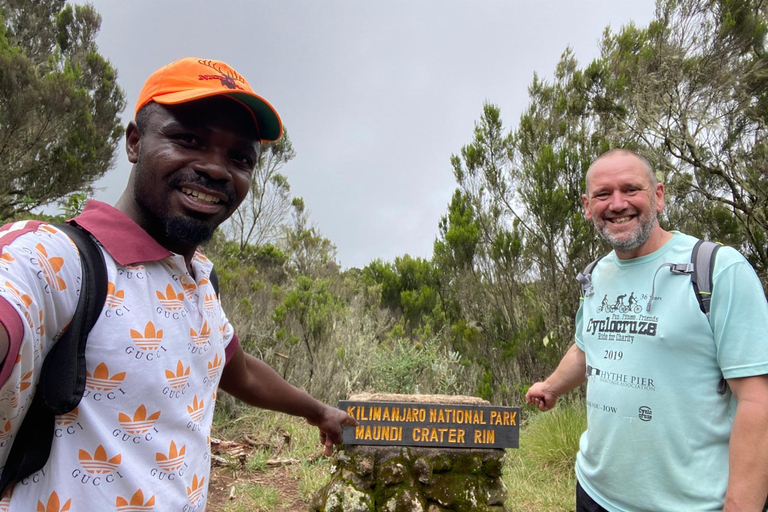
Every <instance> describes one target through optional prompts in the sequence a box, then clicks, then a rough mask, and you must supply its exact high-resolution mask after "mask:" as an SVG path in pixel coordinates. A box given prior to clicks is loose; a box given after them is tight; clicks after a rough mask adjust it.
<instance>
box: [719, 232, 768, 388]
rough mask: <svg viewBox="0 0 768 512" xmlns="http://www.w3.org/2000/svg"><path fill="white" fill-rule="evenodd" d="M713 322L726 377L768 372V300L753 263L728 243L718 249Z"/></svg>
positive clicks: (720, 363)
mask: <svg viewBox="0 0 768 512" xmlns="http://www.w3.org/2000/svg"><path fill="white" fill-rule="evenodd" d="M710 323H711V325H712V331H713V333H714V337H715V344H716V346H717V359H718V364H719V365H720V369H721V371H722V372H723V376H724V377H725V378H727V379H732V378H739V377H750V376H754V375H763V374H768V302H766V298H765V293H764V292H763V287H762V285H761V284H760V279H759V278H758V277H757V274H756V273H755V271H754V269H753V268H752V266H751V265H750V264H749V262H747V261H746V259H744V257H743V256H742V255H741V254H739V253H738V252H737V251H735V250H733V249H730V248H727V247H724V248H722V249H721V250H720V251H718V253H717V258H716V263H715V274H714V276H713V286H712V302H711V307H710Z"/></svg>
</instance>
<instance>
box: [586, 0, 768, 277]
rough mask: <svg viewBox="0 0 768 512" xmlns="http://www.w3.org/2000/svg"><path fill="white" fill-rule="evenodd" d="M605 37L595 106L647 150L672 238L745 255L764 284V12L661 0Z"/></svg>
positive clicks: (767, 243)
mask: <svg viewBox="0 0 768 512" xmlns="http://www.w3.org/2000/svg"><path fill="white" fill-rule="evenodd" d="M656 11H657V12H656V18H655V20H654V21H653V22H652V23H651V24H650V25H649V26H648V27H647V28H645V29H637V28H635V27H625V28H624V29H622V30H621V31H619V32H618V33H616V34H612V33H610V32H606V34H605V36H604V38H603V42H602V56H601V58H600V59H599V62H600V64H599V65H598V66H599V68H600V73H599V74H600V75H601V76H600V81H601V82H602V83H605V84H609V88H611V89H613V90H614V91H618V94H613V95H612V96H610V97H608V96H605V95H603V94H601V93H600V92H597V93H596V94H595V96H594V98H593V102H594V103H595V104H596V105H598V104H599V105H602V106H603V108H604V111H605V112H606V113H610V115H611V116H612V118H613V119H614V120H615V121H616V123H617V125H619V126H620V127H621V129H622V130H624V131H625V132H626V134H627V137H632V138H636V139H637V140H639V141H642V143H643V144H644V145H645V146H646V147H647V148H648V149H649V150H650V151H652V153H651V154H650V155H649V156H650V160H652V161H653V163H655V164H656V168H657V170H658V171H659V172H660V174H662V175H663V178H664V180H665V181H666V182H667V184H668V188H667V190H668V192H669V194H668V199H669V202H668V204H669V208H668V218H669V221H670V225H671V226H673V227H674V228H675V229H681V230H684V231H688V232H690V233H692V234H694V235H697V236H701V237H707V238H711V239H714V240H719V241H722V242H725V243H728V244H731V245H734V246H736V247H737V248H739V249H740V250H741V251H742V252H743V253H744V254H745V255H746V256H747V258H748V259H749V260H750V262H751V263H752V264H753V265H754V266H755V268H756V270H757V272H758V274H759V275H760V276H761V278H762V280H763V283H764V285H765V284H768V143H767V140H766V135H767V134H768V132H767V131H766V121H767V120H768V92H766V91H768V53H767V52H766V33H767V32H768V4H767V3H766V2H763V1H755V0H752V1H750V0H679V1H672V0H660V1H659V2H658V3H657V10H656Z"/></svg>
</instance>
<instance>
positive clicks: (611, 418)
mask: <svg viewBox="0 0 768 512" xmlns="http://www.w3.org/2000/svg"><path fill="white" fill-rule="evenodd" d="M585 181H586V192H585V194H584V195H583V196H582V199H583V202H584V214H585V216H586V218H587V219H588V220H591V221H592V222H593V224H594V225H595V227H596V229H597V230H598V232H599V233H600V235H601V236H602V237H603V238H604V239H605V240H607V241H608V243H609V244H610V245H611V246H612V247H613V251H612V252H611V253H610V254H608V255H607V256H605V257H604V258H602V259H601V260H600V261H599V262H598V263H597V265H596V266H595V267H594V269H593V271H592V285H593V287H594V293H593V294H585V295H589V296H585V297H582V302H581V307H580V308H579V311H578V313H577V316H576V331H575V332H576V334H575V344H574V345H572V346H571V348H570V349H569V350H568V352H567V353H566V354H565V356H564V357H563V359H562V360H561V362H560V364H559V365H558V367H557V369H556V370H555V372H554V373H553V374H552V375H550V376H549V377H548V378H547V379H546V380H545V381H543V382H537V383H535V384H533V385H532V386H531V388H530V389H529V391H528V393H527V394H526V401H527V402H528V403H533V404H536V405H537V406H538V407H539V409H541V410H542V411H548V410H550V409H551V408H552V407H554V406H555V403H556V402H557V399H558V397H559V396H560V395H562V394H563V393H567V392H568V391H570V390H572V389H574V388H576V387H578V386H579V385H581V384H582V383H584V382H587V402H586V403H587V421H588V428H587V431H586V432H584V434H583V435H582V437H581V440H580V444H579V453H578V454H577V459H576V475H577V477H578V485H577V490H576V498H577V511H578V512H602V511H610V512H639V511H646V512H656V511H673V510H674V511H686V512H695V511H714V510H725V511H726V512H736V511H739V512H758V511H760V510H765V508H766V495H767V494H768V436H766V435H765V433H766V432H767V431H768V376H767V375H766V374H768V304H767V303H766V299H765V295H764V293H763V289H762V286H761V284H760V281H759V279H758V277H757V275H756V274H755V272H754V270H753V269H752V267H751V266H750V265H749V263H748V262H747V261H746V260H745V259H744V258H743V257H742V256H741V255H740V254H739V253H738V252H737V251H735V250H733V249H731V248H727V247H723V248H721V250H720V251H718V253H717V258H716V260H715V264H714V268H713V274H712V277H713V288H712V295H711V309H710V315H709V316H707V315H706V314H705V313H704V312H703V311H702V310H701V309H700V307H699V304H698V302H697V299H696V297H695V295H694V292H693V290H692V285H691V278H690V276H689V274H688V273H681V272H669V271H666V272H665V271H662V270H665V269H667V270H668V269H669V265H670V263H671V264H686V263H689V262H690V261H691V251H692V249H693V246H694V245H695V244H696V242H697V240H696V239H695V238H693V237H691V236H688V235H685V234H683V233H680V232H677V231H666V230H664V229H663V228H662V227H661V226H660V225H659V222H658V219H657V215H658V213H660V212H661V211H662V210H663V209H664V185H663V184H661V183H659V182H658V181H657V179H656V176H655V174H654V172H653V170H652V168H651V166H650V164H649V163H648V161H647V160H646V159H645V158H643V157H641V156H640V155H638V154H636V153H633V152H631V151H627V150H623V149H615V150H612V151H609V152H608V153H606V154H604V155H602V156H601V157H599V158H598V159H597V160H595V161H594V162H593V163H592V165H591V166H590V168H589V170H588V171H587V175H586V180H585ZM682 266H684V265H682ZM680 267H681V266H680V265H678V267H677V268H680ZM629 294H632V295H631V296H633V297H639V299H640V300H639V303H640V304H642V305H643V306H645V307H644V308H643V309H642V311H639V312H638V309H639V308H638V309H632V308H625V309H620V310H618V311H614V313H613V314H609V313H608V312H607V311H603V310H604V307H601V306H603V304H602V303H601V302H600V297H603V299H602V300H603V303H606V300H607V303H613V299H614V298H615V300H616V302H615V305H616V306H617V307H618V306H619V305H620V304H623V298H624V297H626V296H627V295H629ZM625 306H626V305H625ZM722 378H725V380H726V382H727V384H728V390H727V391H726V392H725V393H720V392H718V384H719V383H720V381H721V379H722Z"/></svg>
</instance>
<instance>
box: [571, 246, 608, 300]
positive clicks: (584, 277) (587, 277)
mask: <svg viewBox="0 0 768 512" xmlns="http://www.w3.org/2000/svg"><path fill="white" fill-rule="evenodd" d="M604 257H605V254H604V255H602V256H600V257H599V258H597V259H595V260H593V261H592V262H591V263H590V264H589V265H587V266H586V267H584V270H582V271H581V272H579V274H578V275H577V276H576V280H577V281H578V282H579V285H580V286H581V296H580V297H579V300H584V298H585V297H591V296H592V295H594V294H595V289H594V288H593V286H592V271H593V270H595V267H596V266H597V264H598V263H599V262H600V260H601V259H603V258H604Z"/></svg>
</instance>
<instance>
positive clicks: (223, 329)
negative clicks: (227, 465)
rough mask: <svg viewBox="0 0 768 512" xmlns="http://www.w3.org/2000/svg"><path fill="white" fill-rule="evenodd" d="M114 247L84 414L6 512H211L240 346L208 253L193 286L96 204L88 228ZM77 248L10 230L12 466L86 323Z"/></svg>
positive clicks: (156, 248) (199, 258) (0, 277)
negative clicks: (222, 393) (73, 333)
mask: <svg viewBox="0 0 768 512" xmlns="http://www.w3.org/2000/svg"><path fill="white" fill-rule="evenodd" d="M74 220H75V222H76V223H77V224H80V225H81V226H83V227H84V228H86V229H87V230H88V231H90V232H91V233H92V234H93V235H94V236H95V237H96V238H97V239H98V240H99V243H100V244H101V245H102V252H103V254H104V258H105V260H106V264H107V273H108V279H109V286H108V294H107V299H106V304H105V306H104V309H103V311H102V313H101V316H100V318H99V320H98V321H97V323H96V325H95V326H94V328H93V330H92V331H91V334H90V336H89V338H88V345H87V349H86V360H87V372H88V373H87V380H86V389H85V394H84V396H83V399H82V401H81V402H80V405H79V406H78V407H77V408H76V409H75V410H73V411H71V412H70V413H68V414H65V415H62V416H58V417H57V418H56V430H55V432H54V439H53V446H52V449H51V456H50V458H49V460H48V463H47V464H46V465H45V467H44V468H43V469H42V470H40V471H38V472H37V473H34V474H33V475H30V476H29V477H28V478H26V479H24V480H23V481H21V482H19V483H18V484H16V485H15V486H14V487H13V488H12V489H11V490H10V491H8V492H6V494H5V495H4V496H3V497H2V500H0V511H9V512H29V511H31V510H43V511H46V512H48V511H65V510H71V511H75V510H93V511H107V510H116V511H122V512H128V511H131V512H135V511H152V510H154V511H163V512H165V511H180V512H190V511H195V510H204V509H205V502H206V498H207V489H208V482H209V472H210V447H209V442H210V429H211V422H212V420H213V409H214V404H215V400H216V390H217V387H218V383H219V378H220V377H221V373H222V370H223V368H224V366H225V364H226V361H227V360H228V356H229V355H231V354H232V353H233V351H234V349H235V348H236V346H237V337H236V336H235V335H234V331H233V329H232V326H231V325H230V324H229V322H228V320H227V318H226V316H225V314H224V312H223V311H222V309H221V304H220V302H219V300H218V297H217V296H216V292H215V291H214V289H213V286H212V284H211V282H210V280H209V276H210V273H211V269H212V267H213V265H212V264H211V262H210V261H209V260H208V259H207V258H206V257H205V256H204V255H203V254H202V253H200V252H197V253H196V254H195V257H194V259H193V261H192V274H191V275H190V273H189V272H188V271H187V268H186V264H185V262H184V258H183V256H181V255H178V254H173V253H171V252H169V251H168V250H167V249H165V248H164V247H162V246H160V245H159V244H158V243H157V242H156V241H155V240H154V239H153V238H152V237H151V236H149V234H147V233H146V232H145V231H143V230H142V229H141V228H140V227H139V226H138V225H137V224H135V223H134V222H133V221H132V220H131V219H130V218H129V217H127V216H126V215H124V214H123V213H121V212H119V211H118V210H116V209H115V208H113V207H111V206H109V205H106V204H104V203H100V202H97V201H90V202H89V203H88V205H87V206H86V209H85V211H84V212H83V213H82V214H81V215H80V216H78V217H77V218H75V219H74ZM79 291H80V262H79V256H78V252H77V249H76V248H75V247H74V245H73V244H72V242H71V241H70V240H69V238H67V237H66V236H65V235H64V234H63V233H61V232H59V231H58V230H56V229H55V228H54V227H52V226H50V225H47V224H44V223H41V222H38V221H26V222H17V223H14V224H10V225H7V226H4V227H3V228H2V229H1V230H0V323H2V324H3V326H4V327H5V329H6V331H8V334H9V338H10V350H9V353H8V356H7V357H6V359H5V362H4V363H3V365H2V367H0V464H4V463H5V459H6V457H7V455H8V452H9V450H10V447H11V444H12V442H13V439H14V434H15V432H16V431H17V430H18V428H19V425H20V424H21V421H22V419H23V418H24V415H25V414H26V410H27V408H28V407H29V404H30V403H31V401H32V396H33V392H34V389H35V384H36V383H37V381H38V380H39V372H40V369H41V367H42V363H43V360H44V358H45V355H46V354H47V353H48V351H49V350H50V349H51V347H52V346H53V344H54V343H55V340H56V339H57V338H58V336H59V335H60V333H61V332H62V331H63V330H64V328H65V326H66V325H67V324H68V323H69V321H70V319H71V318H72V315H73V312H74V309H75V306H76V304H77V297H78V295H79Z"/></svg>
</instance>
